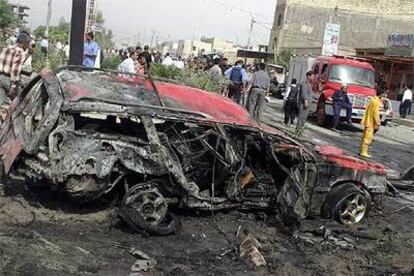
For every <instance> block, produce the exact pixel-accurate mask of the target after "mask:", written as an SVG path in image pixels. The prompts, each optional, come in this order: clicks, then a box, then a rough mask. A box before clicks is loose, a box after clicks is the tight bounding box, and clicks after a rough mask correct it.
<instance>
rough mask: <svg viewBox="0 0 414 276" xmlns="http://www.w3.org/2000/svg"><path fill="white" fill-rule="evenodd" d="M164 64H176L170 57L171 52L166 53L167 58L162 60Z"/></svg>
mask: <svg viewBox="0 0 414 276" xmlns="http://www.w3.org/2000/svg"><path fill="white" fill-rule="evenodd" d="M162 64H163V65H165V66H172V65H173V64H174V61H173V59H172V58H171V57H170V53H167V54H166V55H165V58H164V60H163V61H162Z"/></svg>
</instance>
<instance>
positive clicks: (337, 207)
mask: <svg viewBox="0 0 414 276" xmlns="http://www.w3.org/2000/svg"><path fill="white" fill-rule="evenodd" d="M370 204H371V199H370V197H369V195H367V194H366V193H365V192H364V191H363V190H361V189H360V188H359V187H357V186H356V185H355V184H352V183H348V184H342V185H340V186H337V187H335V188H333V189H332V191H331V192H330V193H329V194H328V196H327V199H326V202H325V204H324V207H323V210H322V216H323V217H330V218H334V219H335V220H336V221H338V222H339V223H341V224H345V225H352V224H357V223H360V222H361V221H362V220H363V219H364V218H365V217H366V216H367V214H368V212H369V207H370Z"/></svg>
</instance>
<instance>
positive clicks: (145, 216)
mask: <svg viewBox="0 0 414 276" xmlns="http://www.w3.org/2000/svg"><path fill="white" fill-rule="evenodd" d="M125 204H126V205H130V206H131V205H132V206H133V207H134V210H135V212H137V213H138V214H139V216H140V217H141V219H142V220H143V222H144V223H145V224H148V225H158V224H160V223H161V222H162V221H163V220H164V219H165V217H166V215H167V211H168V203H167V201H166V200H165V198H164V197H163V196H162V195H161V193H160V192H159V191H158V189H155V188H151V189H148V190H135V191H133V192H130V193H129V195H128V196H127V198H126V200H125Z"/></svg>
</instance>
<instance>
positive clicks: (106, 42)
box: [95, 11, 115, 49]
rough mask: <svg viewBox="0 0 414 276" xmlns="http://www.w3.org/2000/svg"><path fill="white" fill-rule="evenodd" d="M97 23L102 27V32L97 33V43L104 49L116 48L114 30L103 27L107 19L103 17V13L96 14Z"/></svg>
mask: <svg viewBox="0 0 414 276" xmlns="http://www.w3.org/2000/svg"><path fill="white" fill-rule="evenodd" d="M95 22H96V23H98V25H100V26H102V27H101V31H100V32H96V42H97V43H98V44H99V46H100V47H101V48H102V49H110V48H113V47H114V46H115V43H114V41H113V38H114V35H113V33H112V30H109V29H106V28H105V27H103V24H104V23H105V18H104V16H103V13H102V11H98V12H97V13H96V18H95Z"/></svg>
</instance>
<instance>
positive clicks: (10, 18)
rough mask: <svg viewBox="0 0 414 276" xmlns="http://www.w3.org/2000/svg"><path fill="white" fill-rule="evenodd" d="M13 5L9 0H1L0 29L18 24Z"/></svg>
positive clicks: (3, 29)
mask: <svg viewBox="0 0 414 276" xmlns="http://www.w3.org/2000/svg"><path fill="white" fill-rule="evenodd" d="M12 11H13V8H12V5H11V4H10V3H9V1H7V0H0V29H1V30H2V31H3V32H4V31H5V30H6V29H12V28H14V27H16V26H17V25H18V22H19V21H18V19H17V17H16V15H15V14H14V13H13V12H12Z"/></svg>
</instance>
